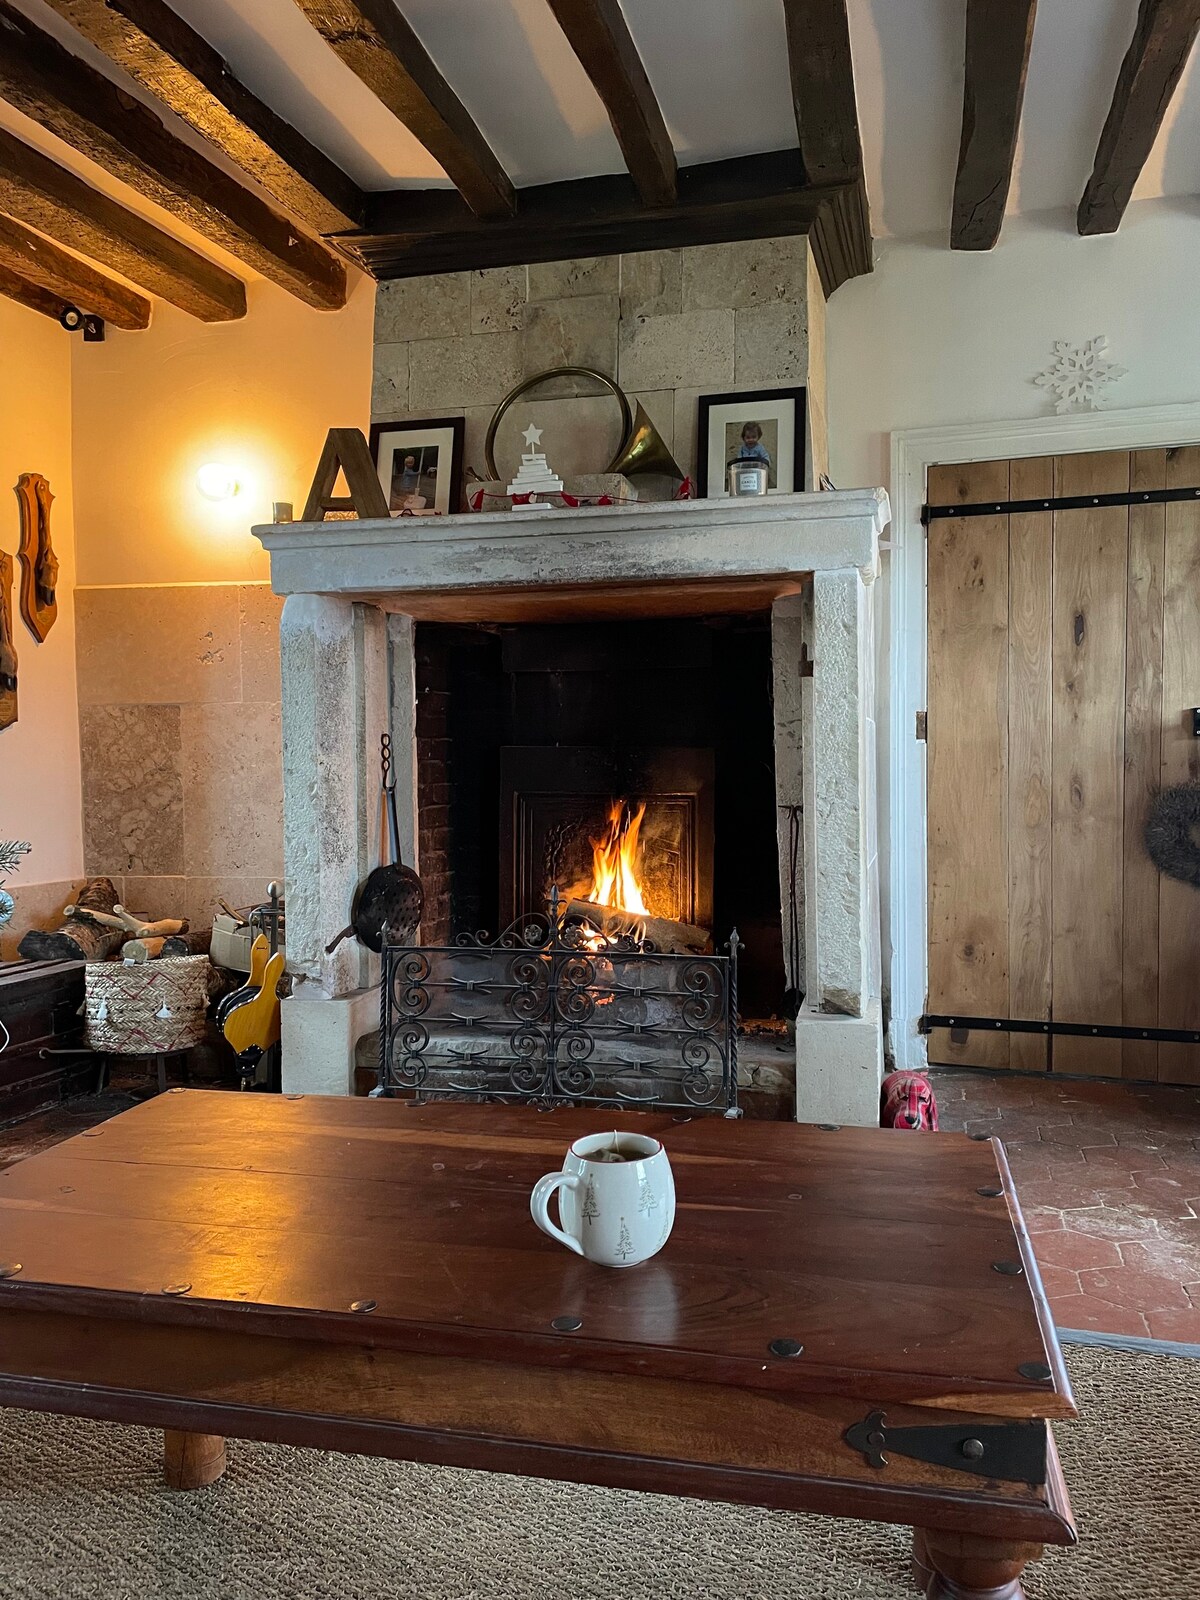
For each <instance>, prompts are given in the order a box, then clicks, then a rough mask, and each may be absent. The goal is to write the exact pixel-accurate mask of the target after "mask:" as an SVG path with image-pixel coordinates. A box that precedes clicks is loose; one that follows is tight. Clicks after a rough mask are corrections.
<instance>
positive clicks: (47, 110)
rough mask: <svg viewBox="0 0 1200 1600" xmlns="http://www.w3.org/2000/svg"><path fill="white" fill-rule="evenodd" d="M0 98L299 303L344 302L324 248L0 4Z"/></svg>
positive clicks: (342, 285) (3, 0)
mask: <svg viewBox="0 0 1200 1600" xmlns="http://www.w3.org/2000/svg"><path fill="white" fill-rule="evenodd" d="M0 96H3V98H4V99H6V100H8V101H9V102H10V103H11V104H12V105H14V106H15V107H16V108H17V110H18V111H22V112H24V113H25V115H26V116H28V117H31V118H32V119H33V121H35V122H37V123H40V124H41V126H42V127H44V128H47V129H48V130H49V131H50V132H51V133H53V134H55V135H56V136H57V137H58V138H60V139H62V140H63V141H64V142H65V143H66V144H69V145H71V146H72V147H73V148H74V149H76V150H78V151H80V152H81V153H82V154H83V155H85V156H88V157H89V158H90V159H91V160H93V161H95V162H97V163H99V165H100V166H102V167H104V168H105V169H106V171H108V172H110V173H111V174H112V175H113V177H115V178H119V179H120V180H121V181H122V182H124V183H127V184H129V186H130V187H131V188H132V189H136V190H137V192H138V193H139V194H142V195H145V196H146V198H147V199H149V200H152V201H153V202H154V203H155V204H156V205H160V206H162V207H163V209H164V210H166V211H169V212H170V213H171V214H172V215H173V216H175V217H178V218H179V220H180V221H181V222H184V223H186V224H187V225H188V226H189V227H191V228H194V229H195V230H196V232H197V233H199V234H201V235H203V236H204V237H205V238H207V239H211V240H212V241H213V243H214V244H218V245H220V246H221V247H222V248H223V249H225V250H228V251H229V253H230V254H231V255H234V256H236V257H237V258H238V259H239V260H240V261H244V262H245V263H246V265H247V266H250V267H253V268H254V270H255V271H256V272H261V273H262V275H263V276H264V277H265V278H269V279H270V280H271V281H272V282H273V283H277V284H279V285H280V286H281V287H282V288H284V289H287V290H289V291H290V292H291V293H292V294H294V295H296V296H297V298H298V299H300V300H303V301H305V302H306V303H307V304H308V305H312V306H318V307H320V308H322V309H324V310H331V309H336V308H338V307H340V306H342V305H344V304H345V303H346V269H345V267H344V265H343V264H342V262H341V261H339V260H338V258H337V257H336V256H335V255H333V254H332V253H331V252H330V251H329V250H327V249H326V248H325V246H324V245H322V244H319V243H318V242H317V241H316V240H315V239H313V238H310V237H309V236H308V235H306V234H305V233H304V232H303V231H302V230H301V229H300V228H299V227H298V225H297V224H296V223H295V222H293V221H292V220H291V219H290V218H288V217H285V216H283V215H282V214H281V213H280V212H278V211H275V210H273V209H272V207H271V206H269V205H267V203H266V202H265V201H263V200H260V199H259V197H258V196H257V195H256V194H253V193H252V192H251V191H250V190H249V189H247V188H244V187H243V186H242V185H241V184H240V183H238V182H237V180H236V179H234V178H231V177H230V176H229V174H228V173H227V172H225V171H224V170H223V169H222V168H221V167H218V166H216V165H215V164H214V163H213V162H211V161H210V160H209V159H208V158H207V156H205V155H203V154H201V152H200V151H198V150H196V149H194V148H193V147H192V146H191V145H189V144H185V143H184V142H183V140H181V139H177V138H176V137H175V136H174V134H172V133H170V132H168V130H167V129H166V127H164V125H163V124H162V122H160V121H159V119H158V117H156V116H155V114H154V112H153V111H151V110H150V108H149V107H148V106H146V105H143V103H142V102H141V101H140V100H135V99H134V98H133V96H132V95H130V94H127V93H126V92H125V91H124V90H123V89H121V88H119V87H118V86H117V85H116V84H115V83H113V82H112V81H111V79H109V78H106V77H105V76H104V75H103V74H102V73H99V72H97V71H96V70H95V69H94V68H93V67H90V66H88V65H87V63H86V62H84V61H81V60H80V59H79V57H78V56H74V55H72V54H71V53H70V51H69V50H65V49H64V48H63V47H62V45H60V44H59V43H58V41H57V40H55V39H52V38H51V37H50V36H49V35H48V34H46V33H44V32H43V31H42V30H41V29H40V28H37V27H35V26H34V24H33V23H32V22H30V21H29V19H28V18H27V17H26V16H24V15H23V14H22V13H21V12H19V11H17V10H16V9H15V7H13V6H12V5H10V4H9V3H8V0H0Z"/></svg>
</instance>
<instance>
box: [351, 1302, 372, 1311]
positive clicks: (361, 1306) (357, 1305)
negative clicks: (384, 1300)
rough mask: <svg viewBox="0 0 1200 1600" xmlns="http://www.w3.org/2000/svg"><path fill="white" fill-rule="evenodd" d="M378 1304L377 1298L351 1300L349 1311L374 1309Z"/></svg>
mask: <svg viewBox="0 0 1200 1600" xmlns="http://www.w3.org/2000/svg"><path fill="white" fill-rule="evenodd" d="M378 1304H379V1301H378V1300H351V1302H350V1309H351V1311H374V1309H375V1307H376V1306H377V1305H378Z"/></svg>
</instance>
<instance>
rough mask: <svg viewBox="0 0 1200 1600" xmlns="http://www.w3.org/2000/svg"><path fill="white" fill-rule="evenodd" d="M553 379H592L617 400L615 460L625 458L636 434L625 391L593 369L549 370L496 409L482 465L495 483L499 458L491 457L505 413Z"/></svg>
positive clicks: (522, 385)
mask: <svg viewBox="0 0 1200 1600" xmlns="http://www.w3.org/2000/svg"><path fill="white" fill-rule="evenodd" d="M551 378H591V379H592V380H593V382H595V383H598V384H599V385H600V386H601V388H604V389H607V390H608V391H609V392H610V393H611V394H612V395H613V396H614V397H615V399H616V401H617V404H618V405H619V406H620V407H621V443H620V446H619V448H618V450H617V453H616V455H615V456H614V457H613V460H614V461H619V460H620V459H621V456H622V455H623V454H624V451H625V447H626V445H627V444H628V443H629V440H630V437H631V435H632V434H633V413H632V411H630V409H629V400H628V398H627V397H626V394H625V391H624V389H622V388H621V387H620V385H619V384H618V383H617V382H616V381H615V379H613V378H608V377H605V375H604V373H603V372H597V371H595V369H594V368H592V367H550V368H548V369H547V370H546V371H545V372H537V373H535V374H534V375H533V377H532V378H525V379H524V380H523V381H522V382H521V383H519V384H518V385H517V386H516V388H515V389H510V390H509V391H508V393H507V394H506V395H505V396H504V399H503V400H501V402H500V404H499V405H498V406H497V407H496V410H495V414H494V415H493V417H492V420H491V421H490V422H489V423H488V431H487V437H486V438H485V439H484V441H483V461H484V465H485V466H486V467H487V469H488V473H489V474H490V476H491V479H492V482H493V483H498V482H499V481H500V474H499V472H497V470H496V458H495V456H494V455H493V454H492V446H493V445H494V444H495V442H496V430H497V428H499V426H500V423H501V422H502V421H503V419H504V413H505V412H506V411H507V410H508V408H509V406H511V405H512V403H513V401H514V400H519V399H520V398H521V396H522V395H523V394H528V393H529V391H530V389H536V388H537V386H538V384H539V383H546V382H548V380H549V379H551ZM604 470H605V471H606V472H612V471H613V470H614V468H613V467H611V466H609V467H606V468H605V469H604Z"/></svg>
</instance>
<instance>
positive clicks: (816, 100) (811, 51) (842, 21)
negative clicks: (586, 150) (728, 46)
mask: <svg viewBox="0 0 1200 1600" xmlns="http://www.w3.org/2000/svg"><path fill="white" fill-rule="evenodd" d="M783 20H784V24H785V26H786V29H787V50H788V66H789V68H790V71H791V75H792V102H793V106H794V109H795V114H796V131H797V133H798V134H799V136H800V154H801V156H802V157H803V159H804V172H805V176H806V177H807V179H808V181H809V183H849V182H851V181H853V180H854V179H856V178H858V177H860V176H861V174H862V170H863V158H862V141H861V139H860V138H859V132H858V104H857V102H856V100H855V97H854V62H853V60H852V59H851V55H850V23H849V20H848V18H847V15H846V0H783Z"/></svg>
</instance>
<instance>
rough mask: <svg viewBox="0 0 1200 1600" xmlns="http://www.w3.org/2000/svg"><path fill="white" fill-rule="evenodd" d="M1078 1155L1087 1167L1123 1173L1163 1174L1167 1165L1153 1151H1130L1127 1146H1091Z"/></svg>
mask: <svg viewBox="0 0 1200 1600" xmlns="http://www.w3.org/2000/svg"><path fill="white" fill-rule="evenodd" d="M1080 1155H1082V1156H1083V1158H1084V1160H1085V1161H1086V1162H1087V1164H1088V1166H1089V1167H1110V1168H1111V1167H1119V1168H1121V1170H1122V1171H1124V1172H1163V1171H1165V1170H1166V1165H1167V1164H1166V1162H1165V1161H1164V1160H1163V1158H1162V1157H1161V1156H1156V1155H1155V1154H1154V1152H1153V1150H1131V1149H1130V1148H1129V1146H1128V1145H1125V1146H1122V1145H1118V1144H1114V1145H1098V1146H1097V1145H1093V1146H1091V1147H1090V1148H1088V1149H1084V1150H1081V1151H1080Z"/></svg>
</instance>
